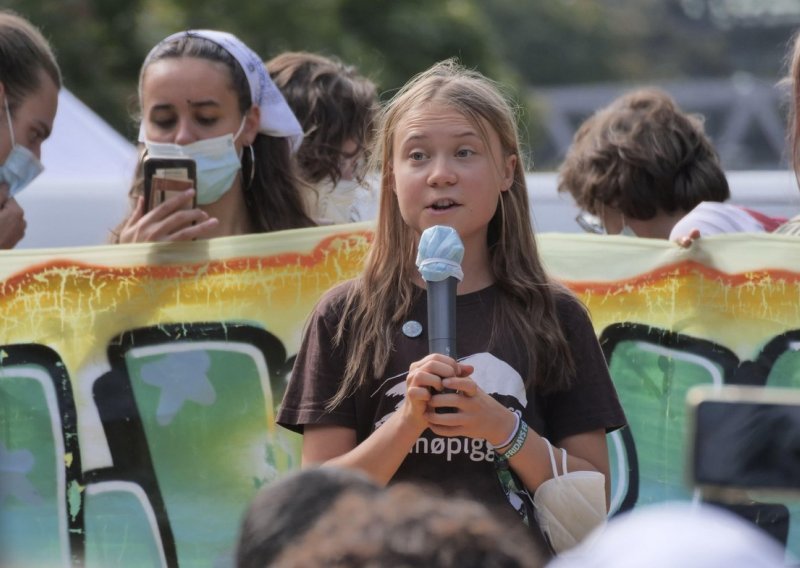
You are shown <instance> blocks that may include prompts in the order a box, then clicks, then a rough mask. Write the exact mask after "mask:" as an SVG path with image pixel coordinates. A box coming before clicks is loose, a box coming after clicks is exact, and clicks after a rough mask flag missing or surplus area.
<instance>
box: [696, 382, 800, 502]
mask: <svg viewBox="0 0 800 568" xmlns="http://www.w3.org/2000/svg"><path fill="white" fill-rule="evenodd" d="M686 402H687V410H688V413H687V417H688V424H687V429H686V431H687V435H688V443H687V449H688V452H689V456H688V459H687V460H686V463H687V473H688V481H689V483H690V485H691V486H693V487H696V488H699V489H700V490H701V492H702V494H703V496H704V497H705V498H710V499H715V500H719V501H723V502H729V503H731V502H738V503H741V502H745V501H749V500H753V499H756V500H760V501H764V502H767V501H770V500H782V499H786V498H789V499H796V498H798V497H800V389H793V388H777V387H752V386H734V385H728V386H721V387H713V386H710V385H703V386H697V387H693V388H692V389H690V390H689V392H688V393H687V397H686Z"/></svg>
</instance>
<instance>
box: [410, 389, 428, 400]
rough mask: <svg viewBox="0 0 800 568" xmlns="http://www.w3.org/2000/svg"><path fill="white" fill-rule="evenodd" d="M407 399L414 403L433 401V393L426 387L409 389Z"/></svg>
mask: <svg viewBox="0 0 800 568" xmlns="http://www.w3.org/2000/svg"><path fill="white" fill-rule="evenodd" d="M406 398H408V399H410V400H411V401H413V402H428V401H430V399H431V391H430V389H427V388H425V387H409V388H408V389H407V390H406Z"/></svg>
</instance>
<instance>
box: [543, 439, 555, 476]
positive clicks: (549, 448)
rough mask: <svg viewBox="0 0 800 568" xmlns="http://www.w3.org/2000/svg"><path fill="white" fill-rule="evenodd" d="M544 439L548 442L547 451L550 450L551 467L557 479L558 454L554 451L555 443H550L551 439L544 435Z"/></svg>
mask: <svg viewBox="0 0 800 568" xmlns="http://www.w3.org/2000/svg"><path fill="white" fill-rule="evenodd" d="M542 440H544V443H545V444H547V451H548V452H550V467H551V468H552V469H553V479H555V478H556V477H558V468H557V467H556V456H555V454H554V453H553V445H552V444H551V443H550V440H548V439H547V438H545V437H544V436H542Z"/></svg>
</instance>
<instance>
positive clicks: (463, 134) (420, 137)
mask: <svg viewBox="0 0 800 568" xmlns="http://www.w3.org/2000/svg"><path fill="white" fill-rule="evenodd" d="M428 137H429V136H428V135H427V134H414V133H412V134H411V136H409V137H407V138H406V139H405V140H403V144H407V143H408V142H415V141H417V140H424V139H426V138H428ZM453 138H480V136H479V135H478V133H477V132H475V131H474V130H464V131H463V132H459V133H458V134H455V135H454V136H453Z"/></svg>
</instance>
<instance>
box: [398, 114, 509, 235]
mask: <svg viewBox="0 0 800 568" xmlns="http://www.w3.org/2000/svg"><path fill="white" fill-rule="evenodd" d="M484 126H485V130H486V132H487V133H488V140H487V141H484V140H483V138H482V137H481V134H480V131H479V130H478V128H476V127H475V125H473V124H472V123H471V122H470V121H469V120H468V119H467V118H466V117H465V116H464V115H462V114H461V113H460V112H458V111H457V110H454V109H452V108H450V107H448V106H446V105H443V104H440V103H431V104H427V105H425V106H423V107H422V108H420V109H418V110H413V111H410V112H409V113H408V114H406V116H404V117H403V118H402V119H400V121H399V122H398V124H397V129H396V130H395V133H394V141H393V142H394V151H393V155H392V170H393V173H394V182H395V189H394V190H395V193H396V194H397V201H398V204H399V207H400V213H401V215H402V216H403V220H404V221H405V223H406V224H407V225H408V226H409V227H411V228H412V229H414V230H415V231H416V232H417V233H422V231H424V230H425V229H427V228H428V227H432V226H434V225H448V226H451V227H453V228H454V229H456V230H457V231H458V234H459V236H460V237H461V240H462V241H463V243H464V245H465V247H467V248H469V246H470V243H473V246H476V245H477V246H483V247H485V246H486V233H487V229H488V225H489V221H491V219H492V217H493V216H494V214H495V211H496V209H497V203H498V198H499V196H500V193H501V192H503V191H507V190H508V188H509V187H511V184H512V182H513V180H514V168H515V166H516V163H517V157H516V156H515V155H510V156H503V153H502V149H501V146H500V139H499V137H498V135H497V132H495V130H494V129H492V128H490V127H488V125H484Z"/></svg>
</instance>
